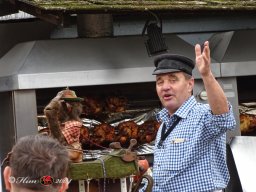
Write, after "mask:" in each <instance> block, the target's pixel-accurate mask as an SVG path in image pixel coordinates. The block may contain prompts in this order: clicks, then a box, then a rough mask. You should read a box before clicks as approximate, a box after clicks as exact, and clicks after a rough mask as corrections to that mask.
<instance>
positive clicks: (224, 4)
mask: <svg viewBox="0 0 256 192" xmlns="http://www.w3.org/2000/svg"><path fill="white" fill-rule="evenodd" d="M9 1H10V2H12V3H13V4H14V5H15V6H16V7H17V8H18V9H19V10H22V11H24V12H27V13H29V14H31V15H34V16H36V17H38V18H41V19H43V20H46V21H49V22H51V23H54V24H57V25H65V23H68V22H69V20H70V18H69V16H70V15H72V14H90V13H93V14H102V13H104V14H106V13H109V14H116V15H126V16H127V15H128V16H131V17H132V16H133V15H148V13H149V12H154V13H157V14H163V15H173V14H178V15H184V14H185V15H189V16H188V17H191V15H192V16H193V15H198V14H199V15H200V14H204V15H210V14H216V13H217V14H218V15H219V14H234V13H236V14H237V13H242V14H243V13H246V14H247V15H248V14H250V13H251V14H255V10H256V1H255V0H250V1H223V0H214V1H209V0H204V1H170V0H157V1H156V0H131V1H127V0H104V1H102V0H94V1H91V0H80V1H77V0H58V1H49V0H9Z"/></svg>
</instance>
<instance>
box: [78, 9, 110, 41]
mask: <svg viewBox="0 0 256 192" xmlns="http://www.w3.org/2000/svg"><path fill="white" fill-rule="evenodd" d="M77 33H78V37H109V36H113V17H112V15H111V14H78V15H77Z"/></svg>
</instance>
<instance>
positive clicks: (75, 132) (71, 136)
mask: <svg viewBox="0 0 256 192" xmlns="http://www.w3.org/2000/svg"><path fill="white" fill-rule="evenodd" d="M62 125H63V127H62V130H61V131H62V134H63V135H64V137H65V139H66V140H67V142H68V144H72V143H74V142H79V137H80V128H81V127H82V125H83V124H82V123H81V122H79V121H67V122H65V123H63V124H62Z"/></svg>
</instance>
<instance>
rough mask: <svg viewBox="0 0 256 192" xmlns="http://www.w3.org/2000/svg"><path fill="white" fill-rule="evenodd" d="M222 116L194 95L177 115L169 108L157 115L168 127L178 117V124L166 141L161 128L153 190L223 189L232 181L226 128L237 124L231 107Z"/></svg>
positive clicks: (197, 191) (200, 191) (206, 191)
mask: <svg viewBox="0 0 256 192" xmlns="http://www.w3.org/2000/svg"><path fill="white" fill-rule="evenodd" d="M229 108H230V110H229V112H228V113H226V114H222V115H213V114H212V113H211V109H210V107H209V105H208V104H202V103H198V102H197V101H196V99H195V98H194V96H191V97H190V98H189V99H188V100H187V101H186V102H185V103H184V104H183V105H182V106H181V107H180V108H179V109H178V110H177V111H176V112H175V114H174V115H172V116H169V114H168V111H167V110H166V109H163V110H161V111H160V112H159V113H158V114H157V118H158V119H159V120H161V121H162V122H164V123H166V126H167V130H168V127H170V125H171V124H172V123H173V121H174V120H175V119H176V118H177V116H179V117H181V120H180V122H179V123H178V125H177V126H176V127H175V128H174V129H173V131H172V132H171V134H170V135H169V136H168V137H167V138H166V140H165V141H164V142H163V147H162V148H158V147H157V144H158V142H159V140H160V137H161V130H162V126H161V127H160V129H159V131H158V134H157V137H156V146H155V150H154V166H153V178H154V186H153V192H165V191H166V192H210V191H213V190H217V189H224V188H225V187H226V186H227V183H228V181H229V172H228V168H227V164H226V131H227V130H233V129H234V128H235V125H236V121H235V118H234V116H233V112H232V107H231V105H230V104H229Z"/></svg>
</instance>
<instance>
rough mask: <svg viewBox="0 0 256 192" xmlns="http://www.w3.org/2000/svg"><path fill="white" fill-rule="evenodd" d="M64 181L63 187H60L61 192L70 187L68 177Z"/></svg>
mask: <svg viewBox="0 0 256 192" xmlns="http://www.w3.org/2000/svg"><path fill="white" fill-rule="evenodd" d="M63 180H64V182H62V183H61V187H60V189H59V192H65V191H66V190H67V189H68V184H69V183H68V178H67V177H65V178H64V179H63Z"/></svg>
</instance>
